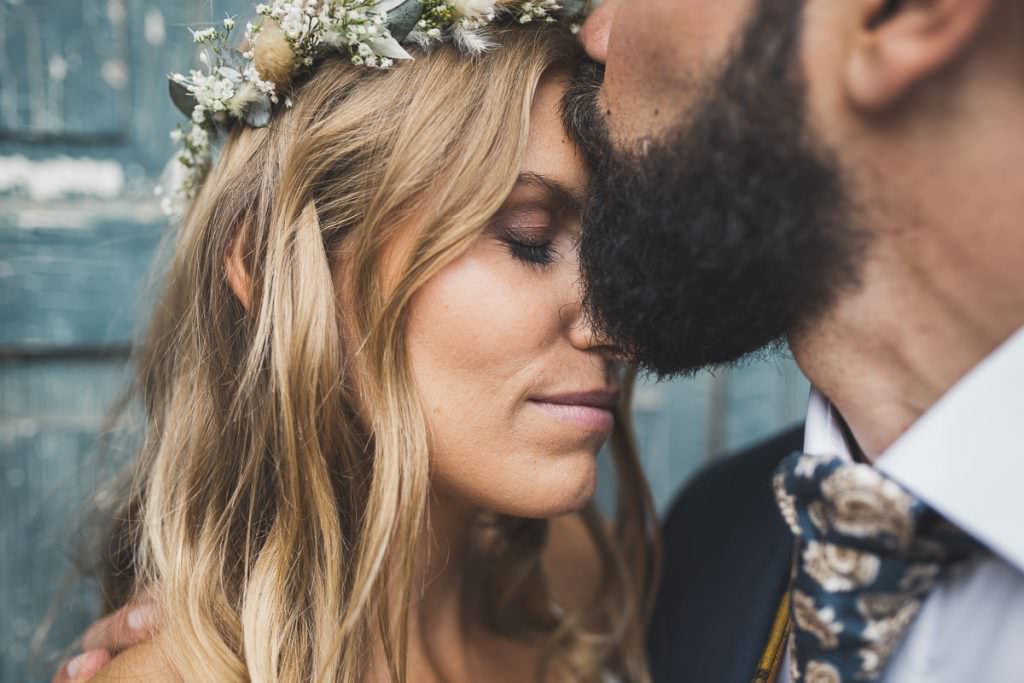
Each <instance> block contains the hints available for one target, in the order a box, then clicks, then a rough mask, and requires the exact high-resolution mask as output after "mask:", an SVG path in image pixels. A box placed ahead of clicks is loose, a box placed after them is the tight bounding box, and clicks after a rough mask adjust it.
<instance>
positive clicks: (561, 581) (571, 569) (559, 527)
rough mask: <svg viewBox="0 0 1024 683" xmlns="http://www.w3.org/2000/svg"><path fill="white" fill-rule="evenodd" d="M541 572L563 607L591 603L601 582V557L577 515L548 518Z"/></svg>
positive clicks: (578, 606)
mask: <svg viewBox="0 0 1024 683" xmlns="http://www.w3.org/2000/svg"><path fill="white" fill-rule="evenodd" d="M544 571H545V573H546V574H547V577H548V582H549V585H550V587H551V594H552V597H553V598H554V599H555V602H556V603H558V605H559V606H561V607H562V608H563V609H567V610H573V609H582V608H585V607H587V606H588V605H591V604H593V601H594V597H595V596H596V595H597V591H598V588H599V583H600V581H601V559H600V555H599V554H598V551H597V548H596V547H595V545H594V541H593V539H592V538H591V536H590V532H589V531H588V530H587V525H586V523H584V521H583V518H582V517H581V516H580V515H579V514H572V515H566V516H564V517H558V518H556V519H552V520H551V522H550V526H549V532H548V543H547V547H546V548H545V549H544Z"/></svg>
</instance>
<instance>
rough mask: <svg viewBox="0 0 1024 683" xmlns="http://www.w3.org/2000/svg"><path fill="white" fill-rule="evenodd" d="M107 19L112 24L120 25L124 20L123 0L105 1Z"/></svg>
mask: <svg viewBox="0 0 1024 683" xmlns="http://www.w3.org/2000/svg"><path fill="white" fill-rule="evenodd" d="M107 19H109V20H110V23H111V24H113V25H114V26H120V25H121V24H123V23H124V20H125V9H124V0H109V1H108V2H107Z"/></svg>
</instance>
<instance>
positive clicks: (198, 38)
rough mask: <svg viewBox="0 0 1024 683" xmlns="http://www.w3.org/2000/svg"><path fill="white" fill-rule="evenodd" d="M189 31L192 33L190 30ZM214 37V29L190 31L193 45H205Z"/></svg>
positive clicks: (215, 34) (215, 31)
mask: <svg viewBox="0 0 1024 683" xmlns="http://www.w3.org/2000/svg"><path fill="white" fill-rule="evenodd" d="M189 30H190V31H192V29H189ZM216 37H217V29H215V28H204V29H203V30H202V31H192V42H194V43H205V42H207V41H210V40H213V39H214V38H216ZM200 59H201V57H200Z"/></svg>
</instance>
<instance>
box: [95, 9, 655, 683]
mask: <svg viewBox="0 0 1024 683" xmlns="http://www.w3.org/2000/svg"><path fill="white" fill-rule="evenodd" d="M513 23H514V24H516V25H508V26H502V25H500V23H499V22H495V23H494V24H493V25H492V26H491V27H490V29H491V30H490V32H489V33H488V36H487V39H488V40H490V41H492V43H493V45H492V46H491V49H488V50H486V51H484V52H482V53H479V54H476V55H474V56H472V57H470V56H467V55H466V54H464V51H462V50H460V49H458V48H457V47H456V46H455V45H453V44H452V43H451V42H441V43H440V44H437V45H433V46H431V47H430V48H429V49H421V50H417V52H416V54H415V60H412V61H406V62H403V63H401V64H399V65H396V66H394V67H393V68H391V69H387V70H381V69H377V70H374V69H370V68H367V67H366V65H365V64H363V65H357V64H353V63H352V61H353V60H350V59H344V58H339V57H338V56H337V55H335V56H328V57H325V58H323V59H321V60H318V61H316V62H315V63H313V64H311V65H308V67H309V68H308V69H306V71H305V72H303V73H302V74H301V75H299V76H296V77H293V78H294V80H293V81H292V82H291V83H290V95H289V97H290V102H289V103H288V104H289V105H290V106H279V107H277V108H276V110H275V111H274V113H273V116H271V117H269V120H268V121H267V122H266V124H267V125H265V126H263V127H253V126H251V125H235V124H232V125H230V126H223V124H224V120H221V121H220V122H219V124H218V125H221V127H223V128H224V133H225V135H226V141H225V143H224V146H223V149H222V150H221V151H220V154H219V158H218V160H217V161H216V163H214V164H213V165H212V167H211V168H210V169H209V172H208V173H207V174H205V175H203V174H198V175H194V176H193V177H192V180H191V186H190V187H187V188H186V189H187V190H188V191H190V193H191V194H192V196H193V198H192V199H191V201H190V204H189V206H188V208H187V211H186V213H185V215H184V218H183V221H182V225H181V229H180V234H179V235H178V236H177V238H176V243H175V245H174V247H173V256H172V259H171V262H170V266H169V270H168V272H167V274H166V282H167V284H166V289H165V291H164V293H163V295H162V297H161V298H160V300H159V301H158V303H157V305H156V307H155V314H154V318H153V320H152V322H151V324H150V327H149V329H148V333H147V336H146V339H145V342H144V344H143V345H142V347H141V352H140V355H139V357H138V361H137V364H138V379H137V383H136V384H137V388H138V394H139V396H140V398H141V400H142V403H143V405H144V407H145V410H146V416H147V429H146V433H145V438H144V442H143V444H142V447H141V449H140V452H139V454H138V458H137V461H136V463H135V464H134V469H133V473H132V485H131V487H130V491H128V492H127V494H126V495H125V496H124V497H123V498H122V500H123V504H122V505H121V507H120V509H119V510H118V511H117V513H116V514H115V516H114V519H116V520H118V523H117V525H116V526H115V528H114V530H113V532H112V534H111V537H110V544H109V547H110V549H111V551H110V553H109V562H108V566H107V567H106V568H105V571H104V574H103V586H104V589H105V598H106V601H107V607H108V608H109V609H116V608H118V607H120V606H122V605H124V604H126V603H128V602H130V601H131V600H133V599H137V598H138V597H139V596H140V595H143V594H145V595H149V596H152V599H153V600H155V602H156V604H157V605H158V607H159V614H160V627H159V631H158V633H157V635H156V636H155V637H154V639H153V641H151V642H150V643H148V644H145V645H142V646H139V647H137V648H133V649H130V650H128V651H127V652H126V653H125V654H123V655H122V656H120V657H119V658H117V659H115V660H114V662H113V664H112V665H111V666H110V667H109V668H108V669H107V670H106V671H104V672H102V673H101V674H100V675H99V677H98V678H97V679H95V680H122V679H123V678H124V677H125V676H135V677H142V678H144V679H145V680H157V681H160V680H168V681H178V680H184V681H233V680H239V681H242V680H254V681H314V680H315V681H415V682H417V683H419V682H421V681H427V682H429V681H495V682H497V681H526V680H542V681H597V680H607V679H608V677H610V676H613V677H615V678H619V679H622V680H627V681H644V680H647V673H646V666H645V661H644V655H643V642H642V641H643V629H644V615H645V612H646V603H647V600H648V598H649V596H650V594H651V586H650V584H649V582H650V579H651V576H652V571H651V566H652V565H651V562H652V557H653V555H652V548H653V534H654V533H655V531H654V530H655V524H654V521H653V515H652V511H651V504H650V498H649V495H648V492H647V489H646V486H645V483H644V481H643V478H642V474H641V472H640V470H639V467H638V464H637V461H636V457H635V453H634V450H633V446H632V442H631V439H630V435H629V426H628V417H627V416H628V396H629V393H630V392H629V389H630V384H629V382H628V381H627V380H626V379H625V378H623V377H621V372H620V370H619V369H618V368H617V366H616V364H615V360H614V357H613V354H612V349H611V348H609V347H608V346H607V345H606V344H604V343H603V342H602V340H600V339H598V338H596V337H595V336H594V335H593V333H592V331H591V329H590V327H589V325H588V323H587V320H586V318H585V317H584V316H583V314H582V311H581V308H580V304H579V299H580V296H579V291H578V280H579V270H578V265H577V259H576V250H575V249H576V232H577V230H578V227H579V212H580V204H581V197H582V196H583V195H584V192H585V183H586V175H585V171H584V168H583V167H582V165H581V162H580V160H579V157H578V156H577V154H576V150H575V149H574V148H573V146H572V144H571V142H569V140H568V138H567V136H566V135H565V132H564V130H563V128H562V123H561V118H560V103H561V98H562V95H563V93H564V91H565V87H566V82H567V79H568V77H569V75H570V73H571V70H572V68H573V66H574V63H575V61H576V60H577V58H578V55H577V48H576V45H575V41H574V39H573V36H572V34H571V33H570V31H569V30H568V28H566V27H565V26H563V25H562V24H560V23H558V22H553V23H549V22H540V21H536V22H530V23H526V24H524V25H518V24H519V22H513ZM280 25H281V26H282V27H285V24H284V23H283V21H282V22H281V24H280ZM421 28H422V27H421ZM277 30H278V29H277V27H276V26H271V27H270V28H266V27H265V28H264V31H267V33H266V34H265V35H272V32H273V31H277ZM284 30H285V33H287V29H286V28H285V29H284ZM258 41H259V37H257V42H256V49H255V53H256V57H257V64H258V62H259V56H260V54H261V51H260V50H261V48H260V44H259V42H258ZM292 47H293V48H294V52H296V53H299V52H300V50H299V47H297V44H292ZM266 52H267V50H266V49H264V50H263V54H264V55H265V54H266ZM292 56H293V57H294V56H295V55H292ZM299 56H301V54H300V55H299ZM353 56H358V53H353ZM269 70H271V66H267V69H266V70H261V74H262V75H266V71H269ZM286 75H287V74H286ZM179 80H181V79H179ZM276 82H277V85H278V90H277V91H276V92H275V94H279V93H280V83H281V82H280V80H277V81H276ZM210 113H211V112H210V111H207V116H209V115H210ZM195 118H196V117H193V119H194V120H195ZM229 123H230V122H229ZM189 135H191V134H189ZM193 151H194V150H193ZM609 438H610V439H611V443H612V446H613V451H614V458H615V465H616V472H617V491H618V510H617V519H616V520H615V523H614V524H613V525H606V524H605V523H604V521H603V520H602V519H601V517H600V515H599V514H598V512H597V511H596V509H595V508H594V506H593V504H592V503H591V502H590V499H591V497H592V495H593V493H594V488H595V482H596V471H597V468H596V455H597V452H598V449H599V448H600V447H601V446H602V444H603V443H605V441H606V440H607V439H609Z"/></svg>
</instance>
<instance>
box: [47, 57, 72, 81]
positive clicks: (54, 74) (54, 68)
mask: <svg viewBox="0 0 1024 683" xmlns="http://www.w3.org/2000/svg"><path fill="white" fill-rule="evenodd" d="M49 72H50V79H51V80H54V81H63V80H64V79H65V78H66V77H67V75H68V61H67V60H66V59H64V57H63V56H61V55H51V56H50V65H49Z"/></svg>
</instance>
